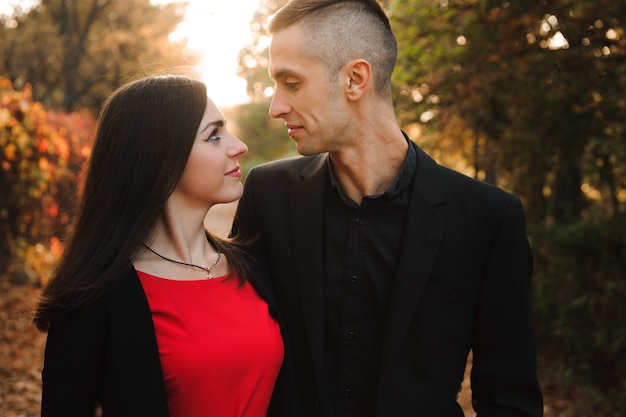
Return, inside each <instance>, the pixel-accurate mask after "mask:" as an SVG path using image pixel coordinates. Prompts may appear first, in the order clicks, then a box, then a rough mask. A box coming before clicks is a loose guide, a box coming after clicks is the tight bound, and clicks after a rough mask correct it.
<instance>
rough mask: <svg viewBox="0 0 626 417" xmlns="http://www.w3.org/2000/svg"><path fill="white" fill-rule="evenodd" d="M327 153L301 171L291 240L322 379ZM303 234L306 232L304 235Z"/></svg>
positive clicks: (293, 199)
mask: <svg viewBox="0 0 626 417" xmlns="http://www.w3.org/2000/svg"><path fill="white" fill-rule="evenodd" d="M326 158H327V155H326V154H322V155H320V156H318V157H317V158H315V159H314V160H313V162H312V163H311V164H310V165H308V166H307V167H306V168H305V169H304V170H303V171H302V173H301V175H302V178H303V182H302V183H300V184H299V185H297V186H296V187H294V188H293V189H292V191H291V195H290V202H289V203H290V213H291V216H290V221H291V230H292V236H291V242H293V245H294V248H293V250H294V259H293V262H294V265H295V266H296V267H295V268H294V269H295V271H296V277H295V279H296V283H297V286H298V293H299V295H300V300H299V301H300V303H301V308H302V315H303V317H304V326H305V328H306V333H307V337H308V339H309V346H310V349H311V357H312V359H313V366H314V368H315V375H316V378H317V381H318V386H319V381H321V373H322V350H323V346H324V280H323V279H322V277H323V276H324V258H323V253H324V252H323V242H324V236H323V230H324V224H323V221H324V220H323V218H324V215H323V214H324V209H323V203H324V183H325V182H324V181H325V179H326ZM302 236H307V238H306V239H303V238H302Z"/></svg>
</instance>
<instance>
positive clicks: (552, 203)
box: [0, 0, 626, 417]
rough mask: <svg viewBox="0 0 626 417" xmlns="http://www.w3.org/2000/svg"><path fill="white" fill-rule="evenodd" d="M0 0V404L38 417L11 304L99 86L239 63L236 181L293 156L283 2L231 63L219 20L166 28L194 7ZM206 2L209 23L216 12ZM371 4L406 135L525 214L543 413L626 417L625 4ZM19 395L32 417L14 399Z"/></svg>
mask: <svg viewBox="0 0 626 417" xmlns="http://www.w3.org/2000/svg"><path fill="white" fill-rule="evenodd" d="M0 1H2V2H4V3H6V4H4V5H2V6H3V7H4V11H3V13H4V14H2V15H0V144H1V146H2V150H1V151H0V310H1V311H0V379H2V380H1V381H0V402H2V403H4V406H0V411H2V412H3V415H6V416H27V415H38V409H37V408H36V407H38V405H37V401H38V396H37V395H38V394H37V389H40V387H39V385H38V383H39V382H38V378H39V374H38V372H39V371H40V368H41V364H40V363H39V361H40V360H41V353H42V349H43V344H42V342H41V340H42V339H41V336H40V337H39V338H38V339H34V338H36V336H32V337H31V336H28V337H26V338H25V332H31V330H32V331H34V328H31V327H32V326H31V327H28V325H27V327H24V328H21V327H20V328H19V329H17V330H16V327H15V325H16V324H15V323H16V320H18V321H19V320H22V322H23V323H27V321H28V320H27V316H26V315H25V314H27V313H28V311H22V310H27V309H28V308H32V303H31V304H28V300H31V299H32V300H34V298H35V297H36V295H37V292H38V291H39V289H40V288H41V286H43V285H45V282H46V279H47V277H48V276H49V274H50V271H51V269H52V268H53V267H54V264H55V261H56V260H57V258H58V256H59V253H60V251H61V250H62V248H63V236H64V234H65V232H66V228H67V226H68V224H69V222H70V220H71V218H72V209H73V207H74V203H75V201H76V195H77V193H78V192H79V184H80V181H81V175H82V174H81V170H82V168H83V166H84V164H85V161H86V160H87V158H88V156H89V153H90V149H91V143H92V140H93V134H94V128H95V123H96V120H97V114H98V111H99V108H100V105H101V104H102V102H103V100H104V99H105V97H106V96H107V95H108V94H110V93H111V92H112V91H113V90H114V89H115V88H116V87H118V86H119V85H120V84H121V83H124V82H126V81H129V80H131V79H134V78H138V77H140V76H144V75H147V74H153V73H168V72H175V73H183V74H187V75H192V76H195V77H199V78H205V79H209V78H212V79H213V80H212V81H215V79H217V81H218V82H221V79H220V76H218V75H215V74H218V73H217V70H218V69H219V68H221V67H223V66H225V65H231V64H233V68H234V70H233V72H234V73H235V75H238V76H239V77H241V79H242V80H243V85H244V86H245V93H244V94H243V95H244V97H245V99H244V100H241V101H240V102H239V103H233V102H230V103H227V101H223V102H220V101H219V100H215V101H216V103H217V104H218V106H222V107H223V111H224V113H225V114H226V117H227V119H228V120H229V126H230V128H231V130H232V131H233V132H234V133H235V134H237V135H238V136H239V137H240V138H241V139H243V140H244V141H245V142H246V143H247V144H248V146H249V149H250V150H249V153H248V154H247V156H246V157H245V158H244V160H243V164H244V168H245V169H244V171H247V169H249V168H250V167H251V166H253V165H256V164H258V163H260V162H263V161H266V160H270V159H275V158H279V157H283V156H287V155H293V154H294V153H295V151H294V147H293V146H292V143H291V140H290V139H289V138H288V136H287V135H286V132H285V131H284V130H285V129H284V127H283V124H282V123H281V122H280V121H274V120H271V119H270V118H269V117H268V114H267V112H268V106H269V101H270V99H271V94H272V82H271V81H270V79H269V78H268V75H267V70H266V66H267V57H268V52H267V40H268V39H267V36H266V33H265V26H266V23H267V20H268V18H269V17H270V16H271V15H272V14H273V13H274V12H275V11H276V10H277V9H278V8H279V7H280V6H282V5H283V4H284V3H285V1H284V0H260V1H258V0H257V1H254V2H253V3H254V5H253V8H252V11H251V12H250V14H249V15H245V16H243V17H244V18H245V29H244V31H246V32H247V33H246V35H248V38H247V39H249V41H247V42H245V43H244V44H242V45H239V46H236V45H234V46H233V45H231V44H228V47H229V48H231V49H232V48H236V50H235V51H234V55H233V56H234V57H235V58H233V62H232V63H231V62H227V60H226V59H225V57H224V55H223V54H222V53H221V52H219V51H220V50H219V49H218V48H217V46H219V45H223V44H225V43H226V42H227V41H228V39H230V38H232V37H233V34H231V33H229V31H228V27H226V29H224V30H223V31H222V32H223V33H221V36H215V35H203V33H202V31H195V32H194V31H187V32H186V34H185V32H184V31H181V30H180V29H181V28H185V24H186V22H188V21H189V19H190V13H189V10H191V8H192V7H195V6H194V3H195V4H198V0H191V1H189V0H188V1H187V2H177V1H164V0H161V1H158V2H155V1H150V0H124V1H121V0H40V1H36V0H32V1H26V0H22V1H18V0H15V1H12V0H0ZM200 2H202V3H203V4H204V5H205V8H208V9H207V10H209V14H208V15H207V19H209V18H210V16H211V15H210V8H211V7H213V6H214V7H216V8H217V7H218V3H219V4H222V3H228V2H218V1H214V0H200ZM232 3H233V4H234V3H237V2H232ZM257 3H258V4H257ZM237 4H238V3H237ZM383 4H384V6H385V8H386V10H387V11H388V13H389V15H390V17H391V20H392V25H393V27H394V29H395V32H396V35H397V37H398V41H399V49H400V54H399V60H398V65H397V68H396V71H395V73H394V94H395V102H396V104H397V116H398V119H399V120H400V122H401V124H402V126H403V127H404V129H405V130H406V131H407V132H408V134H409V135H410V136H411V137H412V138H413V139H414V140H415V141H416V142H417V143H418V144H419V145H420V146H421V147H422V148H424V149H425V150H426V151H427V152H429V153H430V154H431V155H432V156H433V157H435V159H437V160H438V161H439V162H440V163H442V164H445V165H448V166H450V167H452V168H454V169H457V170H459V171H461V172H464V173H466V174H467V175H469V176H472V177H475V178H477V179H479V180H481V181H486V182H490V183H493V184H496V185H498V186H500V187H502V188H504V189H506V190H508V191H510V192H512V193H515V194H517V195H518V196H520V197H521V199H522V200H523V202H524V206H525V209H526V214H527V218H528V230H529V238H530V241H531V244H532V246H533V250H534V255H535V276H534V281H533V288H532V296H533V304H534V312H535V323H536V332H537V346H538V353H539V376H540V379H541V383H542V386H543V389H544V392H545V394H546V397H547V401H546V404H547V409H546V416H576V417H578V416H580V417H583V416H585V417H586V416H591V415H593V416H596V417H598V416H601V417H608V416H621V415H623V414H622V413H623V412H624V411H623V410H626V376H625V375H626V360H625V359H624V356H625V355H626V326H625V325H624V322H625V321H626V210H625V209H626V33H625V29H626V0H595V1H589V0H387V1H384V2H383ZM212 5H213V6H212ZM7 10H8V11H7ZM240 14H242V13H240ZM243 14H245V13H243ZM197 15H198V14H197V13H196V16H197ZM208 26H210V24H207V31H208ZM233 30H234V29H233ZM237 30H239V29H237ZM177 33H178V35H176V34H177ZM181 33H182V35H181ZM199 37H200V38H201V39H199ZM194 44H195V45H202V46H203V47H202V48H201V50H200V49H198V47H196V48H194V47H193V45H194ZM201 64H202V65H201ZM212 74H213V75H212ZM209 95H212V90H211V86H210V85H209ZM232 95H233V96H234V95H235V92H234V91H233V93H232ZM227 97H229V93H227ZM225 103H226V104H227V106H225ZM218 212H219V213H220V215H221V216H222V217H221V218H220V219H221V220H216V223H212V220H211V219H208V220H207V224H208V226H209V227H213V226H214V227H216V228H217V229H219V230H218V232H219V233H224V232H225V231H227V229H228V222H229V221H230V218H229V216H230V215H232V207H228V208H226V209H222V210H221V211H220V210H219V209H218ZM212 225H213V226H212ZM18 291H21V292H20V293H19V294H25V297H27V298H28V300H27V301H24V298H23V297H22V295H17V294H18ZM20 297H22V298H20ZM18 310H19V313H20V314H15V312H16V311H18ZM21 313H24V314H21ZM23 329H27V330H23ZM43 337H44V338H45V335H43ZM16 338H20V340H21V342H20V343H22V345H21V346H19V347H15V346H14V344H15V343H16V342H15V339H16ZM28 349H31V350H32V349H34V350H36V352H35V356H34V358H35V359H32V360H27V362H28V363H27V364H26V365H27V366H30V367H31V369H30V370H29V371H28V372H27V374H25V375H19V371H16V370H15V369H14V368H12V366H15V364H16V363H20V358H22V359H23V358H24V357H26V356H25V355H27V350H28ZM20 369H21V368H20ZM503 371H505V370H503ZM16 372H17V373H18V374H17V375H16ZM33 380H34V382H32V381H33ZM29 381H30V382H29ZM9 385H10V386H9ZM20 390H22V391H20ZM33 390H34V392H35V394H32V392H33ZM26 391H28V392H30V393H31V395H32V397H33V398H30V399H29V400H28V404H27V405H16V404H17V403H16V402H15V401H18V400H16V399H15V398H13V397H12V400H11V401H13V402H12V403H11V402H8V396H9V395H10V394H11V395H15V396H17V397H19V396H20V395H21V394H20V392H22V393H23V392H26ZM22 398H24V396H22ZM25 401H27V400H25ZM18 402H19V401H18ZM7 404H9V405H7ZM10 404H14V405H12V406H11V405H10ZM20 407H23V408H20ZM29 407H30V408H29ZM26 408H28V410H30V411H28V410H26ZM33 409H34V411H33Z"/></svg>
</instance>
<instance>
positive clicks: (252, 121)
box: [232, 0, 296, 168]
mask: <svg viewBox="0 0 626 417" xmlns="http://www.w3.org/2000/svg"><path fill="white" fill-rule="evenodd" d="M286 3H287V0H261V2H260V4H259V7H258V8H257V10H256V12H255V14H254V16H253V18H252V21H251V22H250V30H251V32H252V43H251V44H250V45H247V46H246V47H244V48H242V49H241V51H240V52H239V66H238V70H237V75H239V76H240V77H242V78H244V79H245V80H246V83H247V91H248V95H249V96H250V98H251V103H248V104H242V105H240V106H237V108H235V109H233V111H232V117H233V119H234V120H235V124H236V126H237V127H236V128H235V129H234V132H235V133H236V134H237V135H238V136H239V137H240V138H241V139H242V140H244V141H245V142H246V144H247V145H248V154H247V155H246V157H245V164H246V167H247V168H249V167H251V166H253V165H256V164H258V163H261V162H265V161H267V160H271V159H277V158H280V157H283V156H287V155H291V154H295V153H296V152H295V146H294V144H293V142H292V141H291V139H290V138H289V137H288V136H287V133H286V130H285V127H284V124H283V123H282V122H281V121H278V120H274V119H272V118H270V117H269V114H268V113H269V105H270V100H271V95H272V92H273V85H274V83H273V81H272V80H271V79H270V77H269V74H268V72H267V66H268V64H269V50H268V46H269V38H268V35H267V32H266V26H267V22H268V19H269V18H270V17H271V15H273V14H274V13H275V12H276V11H277V10H278V9H279V8H280V7H282V6H283V5H285V4H286Z"/></svg>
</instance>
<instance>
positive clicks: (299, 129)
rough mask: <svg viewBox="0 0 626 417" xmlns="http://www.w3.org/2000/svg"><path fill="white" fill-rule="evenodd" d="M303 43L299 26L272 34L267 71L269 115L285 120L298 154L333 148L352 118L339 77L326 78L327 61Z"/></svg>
mask: <svg viewBox="0 0 626 417" xmlns="http://www.w3.org/2000/svg"><path fill="white" fill-rule="evenodd" d="M302 43H303V34H302V31H301V29H300V27H299V25H294V26H291V27H288V28H287V29H284V30H281V31H279V32H277V33H275V34H274V35H273V36H272V40H271V43H270V66H269V72H270V76H271V77H272V79H273V80H274V83H275V91H274V97H273V98H272V103H271V105H270V115H271V116H272V117H274V118H276V119H278V118H282V119H284V120H285V126H286V127H287V129H288V133H289V136H290V137H291V138H292V139H293V140H294V141H295V142H296V147H297V149H298V152H299V153H300V154H302V155H313V154H317V153H321V152H332V151H336V150H339V146H340V144H341V141H342V138H343V137H345V136H346V135H345V133H346V132H345V130H346V129H347V127H348V124H349V123H350V119H351V117H350V111H349V108H348V106H347V104H348V102H347V100H346V98H345V97H344V95H343V94H342V90H341V84H342V83H341V77H339V81H337V82H331V81H329V74H328V71H327V69H326V68H327V66H326V65H325V64H326V63H323V62H320V61H318V60H314V59H313V58H312V57H311V56H310V55H309V54H307V53H306V51H304V48H303V47H302Z"/></svg>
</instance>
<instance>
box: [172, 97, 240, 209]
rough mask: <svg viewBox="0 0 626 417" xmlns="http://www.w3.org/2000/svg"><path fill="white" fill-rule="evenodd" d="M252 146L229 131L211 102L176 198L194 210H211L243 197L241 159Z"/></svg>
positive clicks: (208, 103) (178, 185)
mask: <svg viewBox="0 0 626 417" xmlns="http://www.w3.org/2000/svg"><path fill="white" fill-rule="evenodd" d="M247 151H248V147H247V146H246V145H245V144H244V143H243V142H242V141H240V140H239V139H238V138H237V137H235V136H234V135H232V134H231V133H230V132H229V131H228V130H227V129H226V120H225V119H224V115H223V114H222V113H221V112H220V111H219V109H218V108H217V107H216V106H215V104H214V103H213V102H212V101H211V100H210V99H208V100H207V106H206V109H205V111H204V116H203V117H202V120H201V121H200V126H199V128H198V133H197V134H196V138H195V140H194V143H193V147H192V148H191V153H190V154H189V158H188V159H187V165H185V170H184V171H183V174H182V176H181V178H180V180H179V181H178V184H177V185H176V188H175V190H174V192H173V194H172V196H173V197H174V196H175V197H176V198H180V199H182V201H184V202H186V203H187V204H190V205H191V206H192V207H209V208H210V207H211V206H213V205H214V204H220V203H230V202H231V201H235V200H237V199H238V198H240V197H241V193H242V185H241V171H240V170H239V164H238V162H237V161H238V160H239V157H241V156H242V155H244V154H245V153H246V152H247Z"/></svg>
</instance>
